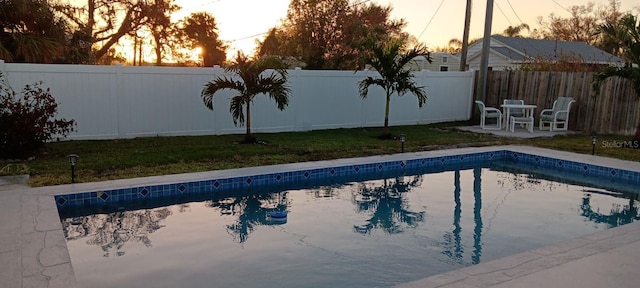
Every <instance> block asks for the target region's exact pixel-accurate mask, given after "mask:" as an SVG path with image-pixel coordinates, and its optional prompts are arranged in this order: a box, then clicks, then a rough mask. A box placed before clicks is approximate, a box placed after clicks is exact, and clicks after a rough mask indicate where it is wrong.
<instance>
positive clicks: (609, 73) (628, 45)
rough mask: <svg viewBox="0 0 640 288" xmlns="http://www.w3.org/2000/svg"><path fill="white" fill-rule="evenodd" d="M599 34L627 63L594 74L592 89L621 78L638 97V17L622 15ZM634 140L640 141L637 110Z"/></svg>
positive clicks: (606, 25)
mask: <svg viewBox="0 0 640 288" xmlns="http://www.w3.org/2000/svg"><path fill="white" fill-rule="evenodd" d="M598 31H599V33H601V34H604V35H606V37H607V38H609V39H610V40H612V41H614V42H615V43H617V44H618V46H619V47H620V48H621V50H622V51H623V52H622V57H624V58H625V60H627V61H628V62H627V63H626V64H625V65H624V66H623V67H607V68H605V69H604V70H602V71H600V72H599V73H596V74H595V76H594V79H593V80H594V81H593V87H594V89H599V88H600V86H601V85H602V83H603V82H604V81H605V80H606V79H608V78H610V77H621V78H624V79H627V80H629V81H631V83H632V85H633V88H634V90H635V92H636V96H637V97H640V68H639V67H638V65H640V22H639V21H638V17H636V16H633V15H631V14H627V15H624V16H623V17H622V18H621V19H620V20H618V21H617V22H616V23H614V24H603V25H601V26H600V27H599V30H598ZM634 139H635V140H638V141H640V110H638V126H637V127H636V133H635V136H634Z"/></svg>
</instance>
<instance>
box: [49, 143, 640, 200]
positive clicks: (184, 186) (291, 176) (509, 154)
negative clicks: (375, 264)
mask: <svg viewBox="0 0 640 288" xmlns="http://www.w3.org/2000/svg"><path fill="white" fill-rule="evenodd" d="M491 161H510V162H515V163H520V164H526V165H532V166H535V167H542V168H549V169H552V170H555V171H558V172H563V173H575V174H580V175H583V176H593V177H599V178H603V179H608V180H610V181H622V182H625V183H629V184H640V172H637V171H628V170H623V169H617V168H610V167H604V166H599V165H593V164H587V163H581V162H576V161H570V160H565V159H556V158H551V157H546V156H539V155H534V154H528V153H522V152H514V151H508V150H499V151H487V152H476V153H465V154H457V155H448V156H435V157H426V158H417V159H409V160H401V161H386V162H379V163H367V164H354V165H344V166H334V167H324V168H316V169H303V170H299V171H291V172H275V173H267V174H257V175H250V176H241V177H226V178H215V179H208V180H201V181H191V182H184V183H172V184H163V185H148V186H138V187H128V188H121V189H112V190H101V191H88V192H82V193H73V194H63V195H56V196H54V197H55V202H56V205H57V206H58V208H69V207H90V206H96V205H105V204H116V203H123V202H130V201H136V200H146V199H157V198H162V197H179V196H183V195H189V194H197V193H200V194H201V193H206V192H216V191H227V190H234V189H247V188H251V187H263V186H276V185H282V184H287V183H295V182H305V181H316V180H326V179H331V178H336V179H337V178H340V177H348V176H356V175H359V174H360V175H363V174H373V173H385V172H394V171H395V172H397V171H403V170H415V169H421V168H436V167H442V166H452V165H465V164H471V163H490V162H491Z"/></svg>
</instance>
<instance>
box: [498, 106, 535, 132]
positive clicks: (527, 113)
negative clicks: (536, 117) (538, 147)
mask: <svg viewBox="0 0 640 288" xmlns="http://www.w3.org/2000/svg"><path fill="white" fill-rule="evenodd" d="M500 107H502V111H503V113H502V115H504V117H505V119H504V121H502V123H504V127H505V129H507V130H509V127H510V126H509V124H510V123H509V121H511V120H510V119H511V117H510V115H509V114H510V113H511V110H515V109H522V111H524V118H529V117H533V110H535V109H536V105H530V104H502V105H500ZM531 125H533V123H531Z"/></svg>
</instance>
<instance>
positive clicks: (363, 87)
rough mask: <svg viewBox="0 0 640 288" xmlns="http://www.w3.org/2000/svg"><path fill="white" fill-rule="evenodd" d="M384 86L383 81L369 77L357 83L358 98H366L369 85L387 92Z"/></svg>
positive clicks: (384, 82)
mask: <svg viewBox="0 0 640 288" xmlns="http://www.w3.org/2000/svg"><path fill="white" fill-rule="evenodd" d="M386 84H387V83H386V81H385V80H384V79H380V78H373V77H370V76H369V77H367V78H365V79H364V80H362V81H360V82H359V83H358V90H359V92H360V97H362V99H365V98H367V94H369V86H371V85H377V86H380V87H381V88H382V89H384V90H385V91H386V90H387V85H386Z"/></svg>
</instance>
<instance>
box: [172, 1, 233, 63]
mask: <svg viewBox="0 0 640 288" xmlns="http://www.w3.org/2000/svg"><path fill="white" fill-rule="evenodd" d="M181 28H182V29H181V30H182V33H184V38H185V41H186V43H187V44H188V45H189V47H190V48H191V49H195V48H200V49H202V58H203V61H202V62H203V65H204V66H206V67H211V66H213V65H222V64H223V63H224V61H225V60H226V57H227V56H226V52H225V50H226V48H227V47H225V45H224V43H223V42H222V41H221V40H220V38H219V37H218V25H217V24H216V19H215V18H214V17H213V15H211V14H209V13H206V12H197V13H192V14H191V15H190V16H189V17H186V18H185V19H183V20H182V23H181Z"/></svg>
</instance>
